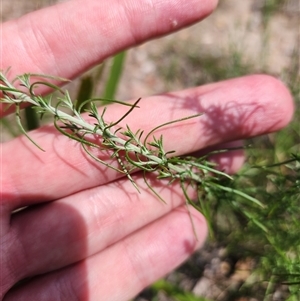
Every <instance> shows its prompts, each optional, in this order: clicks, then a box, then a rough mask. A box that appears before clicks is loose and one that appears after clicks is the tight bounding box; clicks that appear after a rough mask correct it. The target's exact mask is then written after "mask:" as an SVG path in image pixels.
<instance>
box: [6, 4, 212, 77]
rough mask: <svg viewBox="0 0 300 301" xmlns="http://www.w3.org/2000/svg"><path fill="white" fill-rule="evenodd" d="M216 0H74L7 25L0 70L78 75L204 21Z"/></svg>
mask: <svg viewBox="0 0 300 301" xmlns="http://www.w3.org/2000/svg"><path fill="white" fill-rule="evenodd" d="M216 3H217V0H201V1H199V0H190V1H185V0H176V1H174V0H167V1H159V0H151V1H149V0H138V1H136V0H123V1H119V0H111V1H105V0H102V1H101V0H100V1H99V0H85V1H82V0H73V1H68V2H64V3H60V4H57V5H55V6H52V7H48V8H45V9H42V10H39V11H36V12H33V13H30V14H28V15H25V16H24V17H22V18H20V19H18V20H14V21H9V22H7V23H4V24H3V26H2V37H1V40H2V49H1V52H2V59H1V66H0V69H2V70H6V69H7V68H8V67H12V73H13V75H16V74H22V73H24V72H32V73H43V74H45V73H46V74H55V75H58V76H61V77H65V78H70V79H71V78H74V77H75V76H77V75H78V74H80V73H81V72H83V71H84V70H87V69H88V68H90V67H91V66H93V65H95V64H97V63H99V62H101V61H102V60H104V59H105V58H107V57H108V56H111V55H113V54H115V53H117V52H119V51H121V50H123V49H125V48H128V47H131V46H134V45H137V44H139V43H142V42H144V41H146V40H149V39H151V38H155V37H159V36H161V35H164V34H167V33H170V32H173V31H175V30H178V29H180V28H182V27H184V26H187V25H190V24H192V23H194V22H196V21H199V20H201V19H203V18H204V17H205V16H207V15H208V14H209V13H211V12H212V10H213V9H214V8H215V6H216Z"/></svg>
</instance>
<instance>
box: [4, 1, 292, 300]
mask: <svg viewBox="0 0 300 301" xmlns="http://www.w3.org/2000/svg"><path fill="white" fill-rule="evenodd" d="M215 5H216V1H213V0H202V1H199V0H190V1H188V2H187V1H185V0H177V1H170V0H166V1H156V0H153V1H145V0H140V1H130V0H123V1H122V3H121V1H117V0H111V1H109V2H107V1H99V0H86V1H80V0H73V1H69V2H65V3H62V4H59V5H56V6H53V7H49V8H47V9H44V10H41V11H37V12H34V13H31V14H30V15H27V16H24V17H23V18H21V19H19V20H17V21H10V22H7V23H5V24H3V29H2V31H3V34H2V54H3V55H2V61H1V64H2V65H1V69H2V70H6V69H7V68H8V67H9V66H12V69H11V76H13V75H16V74H22V73H24V72H35V73H43V74H53V75H58V76H61V77H66V78H74V77H76V76H77V75H79V74H81V73H82V72H83V71H85V70H87V69H88V68H90V67H91V66H93V65H95V64H97V63H99V62H101V61H102V60H104V59H105V58H107V57H108V56H110V55H113V54H115V53H116V52H118V51H120V50H122V49H125V48H128V47H132V46H134V45H137V44H139V43H142V42H143V41H146V40H149V39H151V38H154V37H158V36H160V35H164V34H167V33H170V32H172V31H174V30H178V29H180V28H182V27H184V26H187V25H189V24H192V23H193V22H197V21H199V20H201V19H202V18H204V17H205V16H206V15H207V14H209V13H210V12H211V11H212V10H213V9H214V7H215ZM44 92H46V91H44ZM140 107H141V108H140V109H139V110H138V111H133V112H132V114H131V115H130V116H129V117H128V119H126V123H128V124H130V126H131V127H133V128H136V129H137V128H141V129H144V130H145V132H147V131H149V130H150V129H152V128H153V127H155V126H156V125H159V124H162V123H164V122H166V121H170V120H174V119H176V118H180V117H185V116H189V115H193V114H195V113H199V112H205V115H203V116H202V117H201V118H198V119H193V120H189V121H185V122H183V123H182V124H181V125H180V128H179V125H178V124H176V125H173V126H169V127H167V128H165V129H164V130H162V131H161V133H162V134H163V135H164V137H165V138H164V139H165V147H166V148H167V149H169V150H173V149H175V150H176V153H177V154H186V153H190V152H194V151H197V150H201V149H204V148H206V147H212V148H217V147H218V146H219V145H221V144H224V143H229V142H230V143H231V142H233V143H235V142H234V141H237V140H240V139H244V138H248V137H252V136H256V135H261V134H264V133H268V132H272V131H277V130H279V129H280V128H282V127H284V126H285V125H286V124H287V123H288V122H289V120H290V119H291V116H292V112H293V104H292V99H291V96H290V94H289V92H288V91H287V89H286V88H285V87H284V86H283V84H282V83H281V82H279V81H278V80H276V79H274V78H272V77H269V76H265V75H253V76H248V77H243V78H237V79H232V80H228V81H224V82H219V83H215V84H209V85H206V86H202V87H196V88H192V89H189V90H185V91H179V92H173V93H169V94H165V95H161V96H153V97H149V98H144V99H143V100H142V101H141V103H140ZM122 110H123V109H122V108H121V107H120V106H118V105H115V106H111V107H110V109H109V111H108V116H110V117H111V119H112V120H115V116H121V114H122ZM0 111H1V110H0ZM1 113H2V114H4V113H3V112H1ZM113 117H114V118H113ZM186 133H188V135H186ZM30 135H31V137H32V138H33V139H34V140H35V141H37V142H38V143H39V144H40V145H42V146H43V148H44V149H45V150H46V152H45V153H44V152H41V151H40V150H38V149H36V148H35V147H33V146H32V144H31V143H30V142H28V141H27V140H26V139H25V138H24V137H20V138H17V139H14V140H12V141H10V142H7V143H4V144H3V145H2V149H1V155H2V162H1V173H2V174H1V216H0V217H1V238H0V239H1V273H0V279H1V287H0V289H1V300H5V301H18V300H22V301H27V300H28V301H29V300H30V301H31V300H38V301H41V300H49V301H50V300H51V301H53V300H106V301H107V300H118V301H120V300H129V299H130V298H132V297H133V296H135V295H136V294H137V293H138V292H139V291H141V290H142V289H143V288H144V287H145V286H147V285H149V284H151V283H152V282H153V281H155V280H156V279H158V278H159V277H162V276H163V275H165V274H166V273H167V272H169V271H170V270H172V269H174V268H175V267H176V266H178V265H179V264H180V263H182V262H183V261H184V260H185V259H186V258H187V257H188V256H189V255H190V254H191V253H192V252H193V251H194V250H196V249H197V248H199V247H201V246H202V245H203V243H204V241H205V237H206V233H207V228H206V224H205V220H204V218H203V216H201V214H200V213H199V212H196V211H194V210H193V209H190V210H191V213H192V216H193V222H194V225H195V227H196V231H197V235H198V240H196V239H195V236H194V232H193V228H192V226H191V221H190V219H189V216H188V214H187V210H186V208H185V201H184V198H183V196H182V192H181V189H180V187H179V186H178V185H176V184H174V185H172V186H166V185H165V183H163V182H159V183H158V182H156V181H155V180H154V179H153V183H152V185H153V186H154V188H155V189H156V190H157V191H158V192H159V193H160V194H161V196H162V197H163V199H164V200H166V201H167V204H163V203H161V202H160V201H158V200H157V198H156V197H155V196H154V195H153V194H152V193H151V192H150V191H149V189H147V186H146V185H145V184H144V182H143V179H142V177H141V176H140V175H139V174H138V173H137V174H135V175H133V177H134V179H135V181H136V182H137V183H138V185H139V187H140V189H141V194H138V193H137V191H136V190H135V188H134V187H133V186H132V184H131V183H130V181H128V180H127V179H126V178H119V175H118V174H117V173H116V172H115V171H113V170H110V169H107V168H105V167H104V166H101V165H99V164H97V163H96V162H94V161H93V160H91V159H90V158H89V157H88V156H87V155H85V153H84V152H83V151H82V149H81V147H80V146H79V145H78V143H75V142H72V141H70V140H69V139H67V138H66V137H64V136H62V135H60V134H58V133H57V131H56V130H55V129H54V128H53V127H52V126H47V127H43V128H40V129H38V130H36V131H33V132H32V133H30ZM179 142H180V143H179ZM106 159H107V160H109V158H106ZM215 160H216V161H217V162H219V163H220V164H221V168H223V169H224V168H225V169H226V171H227V172H234V171H236V170H237V169H238V168H239V167H240V165H241V163H242V161H243V155H242V153H241V152H240V151H236V152H230V153H228V154H222V155H219V156H218V157H216V158H215ZM26 206H28V207H27V208H26V209H25V210H21V211H19V212H15V213H13V214H12V212H13V211H15V210H17V209H20V208H23V207H26ZM23 279H26V281H24V282H23V283H21V284H18V285H17V286H15V287H13V286H14V285H15V284H16V283H18V282H19V281H21V280H23Z"/></svg>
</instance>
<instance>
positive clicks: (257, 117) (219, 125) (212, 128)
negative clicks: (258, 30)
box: [1, 75, 293, 209]
mask: <svg viewBox="0 0 300 301" xmlns="http://www.w3.org/2000/svg"><path fill="white" fill-rule="evenodd" d="M124 113H125V108H124V107H121V106H119V105H113V106H110V107H109V110H107V122H108V123H109V122H111V121H115V120H116V119H117V118H119V117H120V116H122V114H124ZM196 113H204V114H203V115H202V116H200V117H199V118H194V119H190V120H185V121H182V122H181V123H175V124H172V125H169V126H167V127H163V128H161V129H159V130H157V131H156V132H155V135H156V136H157V137H159V136H160V135H161V134H163V136H164V146H165V149H166V151H170V150H176V153H175V154H176V155H182V154H187V153H191V152H195V151H197V150H200V149H203V148H206V147H210V146H214V145H218V144H221V143H226V142H229V141H234V140H239V139H244V138H249V137H253V136H257V135H262V134H264V133H269V132H273V131H276V130H279V129H280V128H282V127H284V126H285V125H286V124H287V123H288V122H289V121H290V119H291V118H292V114H293V101H292V98H291V95H290V93H289V92H288V90H287V89H286V88H285V87H284V86H283V84H282V83H281V82H279V81H278V80H276V79H274V78H272V77H269V76H263V75H256V76H248V77H243V78H238V79H232V80H228V81H224V82H219V83H216V84H210V85H206V86H202V87H198V88H192V89H189V90H184V91H179V92H174V93H169V94H165V95H161V96H153V97H149V98H146V99H143V100H142V101H141V103H140V109H136V110H134V111H133V112H132V113H131V114H130V115H129V116H128V117H127V119H125V120H124V121H123V123H122V124H121V125H123V126H125V125H126V124H129V126H130V128H131V129H132V130H133V132H135V131H136V130H137V129H142V130H144V131H145V133H147V132H149V131H150V130H151V129H152V128H154V127H155V126H158V125H159V124H162V123H164V122H169V121H171V120H174V119H178V118H182V117H186V116H190V115H194V114H196ZM186 133H189V134H188V135H186ZM30 135H31V137H32V138H33V139H34V140H35V141H37V142H38V143H39V144H40V145H42V147H43V148H44V149H45V150H46V152H41V151H40V150H39V149H36V148H35V147H34V146H33V145H32V144H31V142H29V141H27V140H26V139H25V137H21V138H17V139H15V140H13V141H10V142H8V143H5V144H3V145H2V156H3V158H5V164H3V167H2V169H3V174H5V175H6V177H5V178H2V179H1V181H2V187H3V196H4V198H3V199H4V201H5V202H6V204H7V206H6V207H5V208H7V209H12V208H17V207H22V206H25V205H28V204H34V203H39V202H43V201H47V200H52V199H57V198H60V197H63V196H65V195H69V194H72V193H75V192H78V191H80V190H83V189H87V188H91V187H94V186H97V185H101V184H105V183H107V182H109V181H112V180H114V179H116V177H119V176H120V174H118V173H117V172H116V171H114V170H111V169H108V168H107V167H106V166H103V165H101V164H99V163H96V162H95V161H94V160H93V159H91V158H90V157H89V156H88V155H87V154H86V153H85V152H84V151H83V150H82V148H81V146H80V144H79V143H78V142H72V141H70V140H69V139H68V138H66V137H64V136H62V135H60V134H58V133H57V132H56V130H55V129H54V128H53V127H50V126H47V127H44V128H40V129H38V130H36V131H34V132H31V133H30ZM179 142H180V143H179ZM15 150H22V151H19V152H16V151H15ZM12 154H13V156H12ZM98 155H99V156H100V157H101V159H103V160H106V162H108V163H110V164H112V165H113V166H115V167H117V166H118V165H117V164H118V162H115V161H114V160H112V159H110V158H109V155H108V154H107V153H100V154H98ZM112 161H113V162H112ZM53 175H55V179H54V178H53ZM70 177H71V179H72V180H71V181H70ZM32 187H35V190H34V191H33V189H32Z"/></svg>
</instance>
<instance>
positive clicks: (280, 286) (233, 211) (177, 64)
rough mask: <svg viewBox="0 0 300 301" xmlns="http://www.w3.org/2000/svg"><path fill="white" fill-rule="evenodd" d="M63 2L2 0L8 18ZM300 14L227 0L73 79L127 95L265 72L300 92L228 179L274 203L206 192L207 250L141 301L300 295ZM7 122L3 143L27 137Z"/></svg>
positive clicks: (284, 0)
mask: <svg viewBox="0 0 300 301" xmlns="http://www.w3.org/2000/svg"><path fill="white" fill-rule="evenodd" d="M56 2H63V1H47V0H27V1H21V0H20V1H18V0H1V16H2V22H4V21H6V20H9V19H13V18H17V17H19V16H21V15H23V14H25V13H28V12H30V11H33V10H36V9H40V8H42V7H44V6H49V5H52V4H55V3H56ZM199 2H200V1H199ZM299 20H300V2H299V0H220V1H219V5H218V8H217V9H216V11H215V12H214V13H213V14H212V15H211V16H209V17H208V18H207V19H205V20H204V21H203V22H201V23H199V24H196V25H194V26H192V27H189V28H186V29H184V30H181V31H180V32H177V33H175V34H172V35H169V36H166V37H163V38H160V39H159V40H154V41H151V42H148V43H145V44H143V45H141V46H139V47H136V48H134V49H130V50H128V51H126V52H124V53H121V54H119V55H117V56H116V57H114V58H111V59H108V60H107V61H106V62H104V63H103V64H101V65H100V66H97V67H95V68H94V69H93V70H91V71H89V72H88V73H86V74H85V75H83V76H82V78H80V79H77V80H75V81H74V82H73V83H72V84H71V85H69V86H68V89H70V91H71V94H72V95H73V96H74V97H75V98H84V97H86V98H88V97H90V96H105V97H108V98H116V99H119V100H128V99H137V98H139V97H145V96H149V95H151V94H157V93H161V92H165V91H171V90H180V89H184V88H188V87H192V86H195V85H201V84H205V83H209V82H214V81H219V80H224V79H227V78H231V77H237V76H241V75H245V74H250V73H267V74H271V75H273V76H275V77H277V78H280V79H281V80H282V81H283V82H285V84H286V85H287V86H288V87H289V88H290V90H291V92H292V93H293V96H294V99H295V103H296V107H297V110H296V114H295V117H294V121H293V122H292V123H291V125H290V126H289V127H287V128H286V129H284V130H283V131H282V132H280V133H277V134H270V135H267V136H264V137H259V138H256V139H252V140H251V141H247V142H246V144H247V145H251V148H249V150H248V151H247V157H248V160H247V163H246V164H245V167H244V168H243V170H242V171H241V172H240V173H239V174H238V175H237V176H236V178H235V180H234V182H233V183H228V185H232V186H234V187H238V188H241V187H242V188H243V189H244V190H245V191H247V193H250V194H252V195H253V196H255V197H256V198H258V199H260V200H262V201H265V202H267V201H270V200H271V202H269V203H268V206H267V207H266V209H264V210H258V208H252V207H249V206H244V207H242V208H240V209H237V208H236V207H234V204H235V203H234V201H236V202H238V201H239V200H232V196H231V195H227V196H226V195H222V196H218V195H213V196H207V197H206V198H207V199H206V200H207V203H208V204H209V205H208V207H209V212H208V213H207V219H208V221H209V223H210V224H211V235H210V238H209V240H208V242H207V245H206V247H205V248H204V249H203V250H201V251H199V252H197V253H196V254H195V255H194V256H193V257H192V258H191V259H190V260H189V261H188V262H187V263H186V264H184V265H183V266H181V267H180V268H178V269H177V270H176V271H174V272H173V273H171V274H170V275H167V276H166V277H165V278H164V279H161V280H160V281H158V282H157V283H155V284H154V285H153V286H151V287H149V288H147V289H146V290H145V291H144V292H142V293H141V294H140V295H139V296H137V297H136V299H135V300H136V301H150V300H153V301H171V300H172V301H173V300H178V301H200V300H201V301H209V300H220V301H261V300H264V301H267V300H268V301H271V300H274V301H275V300H276V301H281V300H290V301H297V300H298V301H299V300H300V235H299V229H300V222H299V220H300V171H299V170H300V151H299V149H300V113H299V107H300V104H299V103H300V95H299V94H300V68H299V66H300V55H299V54H300V23H299V22H300V21H299ZM26 116H27V117H26V118H27V123H28V125H27V126H28V129H31V128H34V127H36V126H38V121H34V120H35V118H36V117H35V116H34V115H32V112H30V111H28V112H27V113H26ZM26 118H25V119H26ZM32 121H33V122H32ZM1 122H2V125H3V127H2V128H3V131H2V133H1V136H2V141H4V140H7V139H11V138H12V137H13V136H16V135H18V134H19V133H18V131H17V129H15V128H14V127H13V126H11V122H10V119H9V118H8V119H7V118H6V119H3V120H2V121H1ZM253 166H256V168H253ZM257 166H258V167H257ZM219 199H222V202H220V201H219ZM270 203H271V204H270ZM278 220H280V223H279V222H278ZM261 225H263V227H267V228H268V229H271V230H270V231H269V232H268V234H266V233H265V232H264V231H263V230H262V229H263V227H262V226H261Z"/></svg>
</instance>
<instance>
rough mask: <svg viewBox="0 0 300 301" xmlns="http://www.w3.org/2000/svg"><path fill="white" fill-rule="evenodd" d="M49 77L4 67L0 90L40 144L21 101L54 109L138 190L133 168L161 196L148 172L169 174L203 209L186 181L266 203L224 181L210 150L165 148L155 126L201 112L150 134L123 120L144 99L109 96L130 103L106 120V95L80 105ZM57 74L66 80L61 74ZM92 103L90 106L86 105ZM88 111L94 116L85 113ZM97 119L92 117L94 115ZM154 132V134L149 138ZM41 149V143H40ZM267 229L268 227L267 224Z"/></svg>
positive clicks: (57, 118)
mask: <svg viewBox="0 0 300 301" xmlns="http://www.w3.org/2000/svg"><path fill="white" fill-rule="evenodd" d="M32 77H38V81H35V82H33V83H31V79H32ZM49 79H55V78H54V77H51V76H44V75H38V74H34V75H33V74H23V75H21V76H18V77H17V78H16V79H15V80H13V81H12V82H10V81H9V80H8V79H7V77H6V75H5V74H4V73H3V72H0V90H1V91H2V94H3V96H2V97H1V99H0V100H1V103H3V104H7V105H8V106H11V105H15V108H16V119H17V123H18V126H19V127H20V128H21V130H22V132H23V133H24V134H25V135H26V137H27V138H28V139H30V141H31V142H33V143H34V144H35V145H36V146H38V144H37V143H36V142H35V141H33V140H32V139H31V138H30V136H29V135H28V134H27V133H26V131H25V129H24V128H23V126H22V122H21V117H20V109H21V105H22V104H29V105H31V106H32V108H34V109H35V110H36V111H37V113H39V114H40V117H41V118H42V117H43V116H44V115H45V114H51V115H52V116H53V117H54V126H55V127H56V129H57V130H58V131H59V132H60V133H62V134H63V135H65V136H67V137H69V138H70V139H73V140H75V141H78V142H79V143H81V145H82V147H83V149H84V151H85V152H86V153H87V154H88V155H89V156H91V157H92V158H93V159H94V160H96V161H97V162H99V163H101V164H104V165H106V166H108V167H110V168H113V169H114V170H116V171H118V172H120V173H123V174H124V175H126V176H127V178H128V179H129V180H130V181H131V183H132V184H133V185H134V186H135V187H136V189H137V190H138V191H139V188H138V186H137V184H136V183H135V182H134V180H133V178H132V177H131V173H132V172H133V171H136V170H141V171H143V173H144V179H145V182H146V184H147V186H148V187H149V188H150V190H151V191H152V192H153V193H154V194H155V195H157V196H158V198H160V199H161V197H160V196H159V195H158V194H157V192H155V191H154V189H153V188H152V187H151V186H150V184H149V182H148V181H147V180H146V174H147V173H155V175H156V177H157V179H168V180H169V182H170V183H172V182H174V181H179V182H180V184H181V187H182V189H183V193H184V196H185V198H186V202H187V203H191V204H192V205H193V206H194V207H197V208H198V209H199V210H200V211H203V208H202V206H201V202H199V205H195V203H193V202H192V200H190V198H189V197H188V194H187V191H186V185H188V186H189V185H192V186H193V187H196V189H198V190H199V189H203V190H205V189H215V190H216V189H217V190H221V191H223V192H226V193H228V192H230V193H234V194H236V195H238V196H240V197H242V198H244V199H246V200H248V201H249V202H250V203H252V205H255V206H261V207H263V205H262V203H261V202H260V201H258V200H256V199H254V198H253V197H251V196H249V195H247V194H245V193H243V192H241V191H239V190H235V189H232V188H229V187H228V186H223V185H222V184H221V183H222V182H221V181H220V179H222V178H227V179H231V177H230V176H229V175H227V174H226V173H224V172H222V171H219V170H217V169H216V168H215V166H214V165H213V164H212V163H211V162H209V161H208V160H207V156H203V157H200V158H196V157H191V156H186V157H178V156H174V152H175V151H168V152H166V151H165V149H164V143H163V136H162V135H161V136H160V137H159V138H157V137H155V136H154V134H155V131H156V130H158V129H160V128H162V127H164V126H168V125H170V124H173V123H177V122H181V121H183V120H187V119H191V118H198V117H200V116H201V115H202V113H200V114H196V115H193V116H187V117H184V118H181V119H178V120H174V121H170V122H167V123H164V124H162V125H159V126H157V127H155V128H154V129H152V130H151V131H150V132H149V133H147V134H145V137H144V131H143V130H140V129H139V130H137V131H136V132H133V131H132V130H131V128H130V126H129V125H126V127H125V128H122V127H120V126H119V124H120V122H121V121H123V120H124V119H125V118H126V117H127V116H128V115H130V113H131V112H132V111H133V110H135V109H137V108H139V107H138V105H139V102H140V99H138V100H137V101H136V102H135V103H134V104H128V103H124V102H121V101H117V100H110V101H109V102H110V103H117V104H119V105H124V106H128V110H127V112H126V113H125V114H124V115H123V116H122V117H121V118H119V119H118V120H117V121H115V122H107V121H106V111H107V109H109V107H108V106H105V107H102V109H99V108H97V106H96V102H98V101H105V102H106V103H107V100H106V99H101V98H95V99H89V100H86V101H84V102H83V103H82V104H81V105H80V106H79V107H78V106H76V104H74V103H73V101H72V100H71V97H70V94H69V93H68V91H63V90H62V89H61V88H60V87H58V86H56V85H54V84H52V83H50V82H48V80H49ZM58 80H63V79H61V78H58ZM41 85H44V86H47V87H50V88H51V89H53V90H54V91H56V92H59V93H60V96H59V97H57V99H56V104H55V105H54V104H53V102H54V101H53V100H52V98H53V96H42V95H40V94H37V93H36V88H37V87H38V86H41ZM86 104H89V106H88V107H89V109H83V108H85V107H86ZM83 112H86V113H87V115H88V116H89V121H88V120H87V118H86V116H87V115H86V114H82V113H83ZM91 120H92V121H91ZM92 137H97V138H100V141H101V143H95V142H92ZM150 138H151V139H152V140H151V141H150ZM38 147H39V148H40V149H42V148H41V147H40V146H38ZM95 148H96V149H99V150H101V151H107V150H108V151H111V157H112V158H114V159H115V160H116V161H117V163H118V165H119V167H118V168H116V167H114V166H112V165H111V164H109V163H106V162H105V161H103V160H101V159H99V158H98V157H97V156H95V155H94V154H93V149H95ZM263 230H265V229H263Z"/></svg>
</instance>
